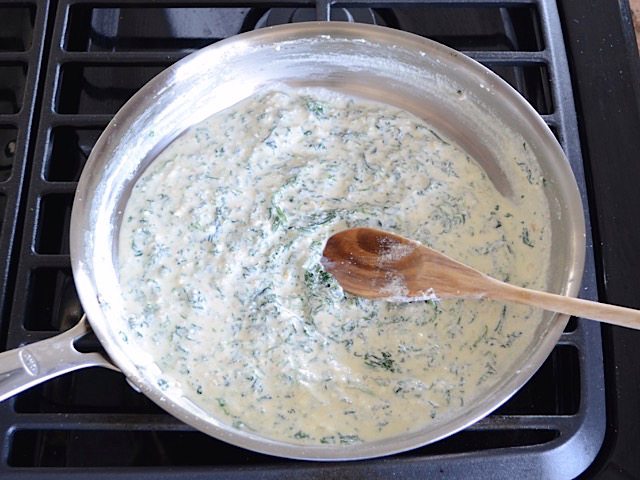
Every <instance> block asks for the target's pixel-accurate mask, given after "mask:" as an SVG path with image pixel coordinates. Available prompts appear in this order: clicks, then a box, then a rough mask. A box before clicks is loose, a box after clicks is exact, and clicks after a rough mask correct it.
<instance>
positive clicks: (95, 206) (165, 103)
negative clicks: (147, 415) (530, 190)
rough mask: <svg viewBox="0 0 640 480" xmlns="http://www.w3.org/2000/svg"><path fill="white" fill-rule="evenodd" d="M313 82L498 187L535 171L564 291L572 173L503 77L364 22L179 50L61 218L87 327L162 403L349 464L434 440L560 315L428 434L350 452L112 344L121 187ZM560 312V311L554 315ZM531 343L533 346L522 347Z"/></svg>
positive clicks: (492, 399)
mask: <svg viewBox="0 0 640 480" xmlns="http://www.w3.org/2000/svg"><path fill="white" fill-rule="evenodd" d="M283 84H284V85H289V86H292V87H304V86H321V87H325V88H329V89H333V90H336V91H339V92H342V93H346V94H350V95H354V96H358V97H363V98H366V99H370V100H374V101H378V102H382V103H387V104H390V105H393V106H396V107H399V108H402V109H404V110H407V111H409V112H411V113H414V114H416V115H417V116H419V117H421V118H423V119H424V120H426V121H427V122H428V123H430V124H431V125H433V126H434V127H435V128H436V129H437V130H439V131H441V132H442V133H444V134H445V135H446V136H447V137H449V138H450V139H452V140H454V141H455V142H456V143H458V144H459V145H460V146H461V147H462V148H463V149H464V150H466V151H467V153H469V154H470V156H472V157H473V158H474V159H476V161H477V162H478V163H479V164H480V165H481V166H482V167H483V168H484V170H485V171H486V173H487V175H488V176H489V177H490V178H491V180H492V181H493V183H494V184H495V186H496V188H497V189H498V191H500V192H501V193H502V194H503V195H505V196H507V197H512V196H513V195H517V192H515V191H514V189H513V186H512V185H511V183H510V181H509V178H510V172H511V171H512V169H513V168H514V165H513V162H512V160H513V158H514V157H515V156H516V155H522V154H523V153H522V151H523V144H526V145H527V150H526V155H527V156H528V157H529V158H530V160H531V161H533V162H537V163H538V164H539V165H540V167H541V169H542V172H543V175H544V177H545V178H546V179H547V188H546V190H545V193H546V195H547V199H548V202H549V205H550V209H551V211H552V212H553V214H552V216H551V231H552V243H553V250H552V258H551V270H550V278H549V286H550V290H551V291H554V292H558V293H563V294H575V293H576V291H577V289H578V287H579V280H580V275H581V270H582V262H583V250H584V224H583V220H582V208H581V205H580V200H579V197H578V193H577V188H576V186H575V181H574V179H573V177H572V174H571V171H570V169H569V167H568V164H567V162H566V160H565V159H564V157H563V156H562V152H561V150H560V148H559V146H558V145H557V143H556V142H555V139H554V138H553V136H552V134H551V133H550V131H549V130H548V129H547V128H546V126H544V124H543V123H542V121H541V120H540V119H539V117H537V115H536V114H535V112H533V110H532V109H531V108H530V107H529V106H528V105H527V104H526V103H525V101H524V100H523V99H522V98H521V97H519V96H518V95H517V94H515V92H513V91H512V90H511V89H510V87H508V86H507V85H506V84H505V83H504V82H503V81H502V80H500V79H499V78H498V77H496V76H495V75H493V74H491V73H490V72H489V71H487V70H486V69H483V68H482V67H480V66H478V65H477V64H475V63H473V62H471V61H470V60H468V59H466V58H464V57H462V56H460V55H459V54H457V53H455V52H453V51H451V50H449V49H446V48H445V47H442V46H440V45H437V44H434V43H432V42H429V41H426V40H423V39H419V38H417V37H414V36H411V35H407V34H402V33H399V32H394V31H390V30H387V29H383V28H380V27H368V26H363V25H334V24H332V25H330V26H329V25H325V24H310V25H306V26H305V25H287V26H284V27H278V28H274V29H270V30H265V31H262V32H254V33H251V34H248V35H244V36H240V37H238V38H237V39H232V40H229V41H226V42H220V43H219V44H217V45H214V46H212V47H209V48H207V49H204V50H202V51H200V52H198V53H196V54H194V55H192V56H189V57H187V58H186V59H184V60H183V61H181V62H179V63H178V64H176V65H175V66H174V67H172V68H170V69H168V70H167V71H165V72H163V73H162V74H160V75H159V76H158V77H156V78H155V79H154V80H153V81H152V82H150V84H148V85H147V86H146V87H144V88H143V89H142V90H141V91H140V92H139V93H138V94H136V96H134V97H133V98H132V99H131V100H130V102H128V103H127V105H125V107H123V109H122V110H121V111H120V112H119V113H118V115H117V116H116V117H115V118H114V120H113V122H112V123H111V124H110V125H109V127H108V128H107V130H106V131H105V133H104V134H103V136H102V137H101V138H100V140H99V142H98V143H97V145H96V147H95V149H94V151H93V152H92V154H91V157H90V159H89V162H88V164H87V167H86V169H85V171H84V172H83V175H82V178H81V180H80V184H79V187H78V193H77V196H76V200H75V203H74V211H73V216H72V232H71V238H72V245H71V254H72V264H73V269H74V276H75V279H76V282H77V286H78V291H79V294H80V297H81V300H82V303H83V306H84V307H85V309H86V310H87V313H88V316H89V318H90V321H91V324H92V326H93V327H94V329H95V331H96V333H97V335H98V337H99V338H100V340H101V342H102V343H103V344H104V346H105V348H106V349H107V351H108V352H109V354H110V355H111V357H112V358H113V360H114V361H115V362H116V363H117V364H118V365H119V366H120V367H121V369H122V370H123V372H124V373H125V374H126V375H127V376H128V377H129V378H130V379H131V380H132V381H133V382H134V383H135V384H137V385H138V386H139V387H140V388H141V390H142V391H143V392H144V393H145V394H147V395H148V396H150V397H151V398H152V399H154V400H155V401H156V402H158V403H159V404H160V405H161V406H162V407H163V408H165V409H166V410H168V411H169V412H171V413H172V414H174V415H176V416H177V417H179V418H181V419H182V420H184V421H186V422H188V423H191V424H192V425H194V426H195V427H196V428H199V429H201V430H203V431H205V432H207V433H210V434H212V435H214V436H217V437H218V438H221V439H223V440H227V441H229V442H231V443H235V444H237V445H240V446H244V447H247V448H251V449H254V450H258V451H262V452H266V453H269V454H274V455H282V456H288V457H295V458H310V459H355V458H366V457H371V456H377V455H382V454H389V453H393V452H397V451H402V450H406V449H408V448H412V447H415V446H418V445H421V444H424V443H428V442H431V441H435V440H437V439H439V438H441V437H443V436H446V435H448V434H450V433H452V432H454V431H457V430H459V429H461V428H464V427H465V426H466V425H468V424H469V423H472V422H473V421H475V420H477V419H478V418H481V417H482V416H484V415H485V414H487V413H488V412H489V411H491V410H493V409H494V408H496V407H497V406H499V405H500V404H501V403H502V402H504V401H505V400H506V399H507V398H509V396H511V395H512V394H513V393H514V391H515V390H516V389H517V388H518V387H520V386H521V385H522V384H523V383H524V382H525V381H526V380H527V379H528V378H529V377H530V376H531V375H532V374H533V372H534V371H535V369H536V368H537V367H539V366H540V365H541V364H542V362H543V361H544V359H545V358H546V356H547V355H548V353H549V352H550V351H551V349H552V347H553V345H554V344H555V342H556V341H557V339H558V337H559V335H560V333H561V331H562V328H563V325H564V321H562V320H561V321H558V319H557V318H555V316H554V315H551V314H547V315H546V316H545V320H544V321H543V322H542V323H541V324H540V325H539V327H538V329H537V334H536V336H537V338H538V340H537V341H536V342H535V344H534V345H531V346H530V348H529V349H528V351H529V353H527V354H524V355H522V357H521V358H518V359H516V360H514V365H515V367H514V369H513V370H512V371H510V372H509V374H508V375H505V377H504V378H502V379H500V380H499V381H498V382H497V383H496V384H495V385H494V388H493V389H492V391H491V392H489V393H488V394H487V396H486V398H485V400H484V401H483V402H480V403H479V404H477V405H475V406H473V407H471V408H469V410H468V411H466V412H465V413H464V414H463V415H458V416H456V417H453V418H450V419H448V420H447V421H446V422H443V423H441V424H437V425H435V426H434V427H433V428H429V429H428V430H423V431H418V432H415V433H412V434H408V435H406V436H404V437H400V438H394V439H391V440H390V441H384V442H371V443H370V444H362V445H350V446H348V447H334V446H321V447H300V446H295V445H286V444H282V443H280V442H274V441H270V440H267V439H264V438H261V437H258V436H255V435H252V434H245V433H241V432H237V431H234V430H232V429H230V428H229V427H227V426H225V425H224V424H222V423H220V422H218V421H216V420H215V419H213V418H211V417H210V416H209V415H208V414H207V413H206V412H203V411H201V410H200V409H199V408H198V407H197V406H195V405H193V404H191V402H189V401H188V400H186V399H184V398H181V397H180V396H172V395H171V392H163V391H161V390H160V389H159V388H158V386H157V384H156V383H155V382H154V378H156V376H157V373H158V372H157V367H155V366H154V363H153V359H152V358H151V357H150V356H149V355H146V354H145V353H144V352H135V351H132V350H131V348H129V347H128V345H127V343H126V341H124V340H123V331H124V330H125V328H124V327H123V323H122V322H123V320H122V316H121V309H122V305H121V300H120V293H119V289H118V279H117V273H116V272H117V265H118V252H117V244H118V242H117V240H118V236H119V225H120V223H121V219H122V218H121V216H122V212H123V210H124V208H123V207H124V205H125V204H126V202H127V199H128V196H129V194H130V191H131V188H132V185H133V184H134V183H135V181H136V179H137V178H139V176H140V175H141V173H142V172H143V171H144V169H145V168H146V167H147V166H148V165H149V164H150V163H151V162H152V161H153V159H154V158H156V157H157V155H158V154H159V152H161V151H162V150H163V149H164V148H165V147H166V146H167V145H168V144H169V143H170V142H171V141H172V140H173V139H175V138H176V137H177V136H178V135H180V134H181V133H182V132H183V131H185V130H186V129H187V128H188V127H189V126H191V125H194V124H196V123H198V122H199V121H201V120H203V119H205V118H207V117H209V116H211V115H212V114H214V113H216V112H217V111H220V110H223V109H224V108H227V107H229V106H231V105H233V104H235V103H237V102H239V101H241V100H242V99H244V98H247V97H248V96H250V95H252V94H254V93H255V92H257V91H259V90H261V89H265V88H274V87H277V86H278V85H283ZM564 320H565V321H566V319H564ZM531 352H533V353H531Z"/></svg>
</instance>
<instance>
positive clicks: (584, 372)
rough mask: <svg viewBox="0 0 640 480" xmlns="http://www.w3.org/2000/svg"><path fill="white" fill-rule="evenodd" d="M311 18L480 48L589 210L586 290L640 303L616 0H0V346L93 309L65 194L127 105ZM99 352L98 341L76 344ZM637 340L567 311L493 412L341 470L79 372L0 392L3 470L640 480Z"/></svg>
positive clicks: (93, 372) (628, 107)
mask: <svg viewBox="0 0 640 480" xmlns="http://www.w3.org/2000/svg"><path fill="white" fill-rule="evenodd" d="M625 14H626V16H625ZM315 19H322V20H328V19H331V20H341V21H356V22H365V23H375V24H378V25H384V26H389V27H392V28H399V29H403V30H407V31H410V32H413V33H416V34H419V35H423V36H425V37H428V38H431V39H434V40H436V41H439V42H442V43H444V44H446V45H448V46H450V47H452V48H455V49H458V50H461V51H463V52H465V53H467V54H469V55H470V56H472V57H473V58H475V59H477V60H478V61H480V62H482V63H484V64H485V65H486V66H488V67H489V68H491V69H493V70H494V71H496V73H498V74H499V75H501V76H502V77H503V78H505V80H507V81H508V82H509V83H511V84H512V85H513V86H514V87H515V88H516V89H517V90H519V91H520V93H522V95H523V96H524V97H525V98H526V99H527V100H528V101H529V102H530V103H531V104H532V105H533V106H534V107H535V108H536V109H537V111H538V112H539V113H540V114H541V115H542V116H543V118H544V119H545V121H546V122H547V123H548V124H549V125H550V127H551V128H552V130H553V131H554V133H555V134H556V135H557V137H558V139H559V140H560V142H561V144H562V146H563V148H564V150H565V152H566V154H567V157H568V158H569V161H570V163H571V166H572V168H573V169H574V173H575V174H576V177H577V179H578V183H579V185H580V188H581V193H582V195H583V200H584V204H585V207H586V208H585V216H586V218H587V221H588V222H589V221H590V220H591V221H592V222H593V229H592V230H591V229H590V232H589V233H590V235H589V238H588V239H587V240H588V242H587V243H588V248H587V269H586V272H585V276H584V284H583V285H584V291H583V296H584V297H585V298H592V299H593V298H596V297H597V295H598V293H599V294H600V298H601V299H602V300H604V301H609V302H612V303H620V304H624V305H629V306H635V307H640V304H639V302H640V300H638V295H637V293H638V287H637V285H638V283H637V279H636V275H635V272H637V271H640V268H638V267H640V265H638V262H639V258H638V255H637V254H635V255H634V251H633V248H632V247H633V245H634V244H638V243H639V242H640V232H639V231H638V230H639V229H638V226H637V224H636V222H637V218H638V213H640V212H639V211H638V210H640V201H638V200H639V199H638V196H639V193H640V192H639V191H638V188H637V187H636V186H635V185H634V183H635V182H634V180H635V179H637V178H640V176H638V175H634V173H636V174H637V173H640V172H638V170H639V169H640V162H638V161H637V153H635V152H638V151H640V148H639V147H640V145H638V143H639V142H640V136H639V135H637V132H638V131H640V117H639V112H640V108H639V107H638V103H639V98H640V95H639V92H638V91H637V88H638V85H639V83H638V79H639V76H638V65H637V63H638V62H637V53H635V55H636V57H635V58H633V57H632V55H631V45H632V44H631V43H630V36H629V33H630V30H629V28H630V27H629V25H630V24H629V18H628V8H627V7H626V6H625V4H623V3H621V4H617V3H616V2H614V1H612V0H601V1H591V2H586V1H584V0H562V1H559V2H558V4H557V5H556V2H555V1H552V0H537V1H536V0H512V1H506V0H502V1H495V0H494V1H488V0H484V1H474V0H450V1H449V2H447V1H433V0H422V1H421V0H411V1H404V0H403V1H401V2H397V1H393V0H388V1H384V2H379V1H376V2H366V1H364V0H352V1H350V2H335V3H331V2H327V1H325V0H317V1H315V2H314V1H308V0H304V1H296V2H287V3H283V2H270V1H268V0H253V1H246V2H243V1H237V0H228V1H225V2H213V1H206V0H192V1H189V2H188V4H187V3H184V2H180V1H178V0H154V1H151V0H147V1H145V0H135V1H128V0H119V1H118V0H104V1H103V0H92V1H86V2H85V1H82V0H57V1H56V0H49V1H44V0H43V1H39V2H37V3H36V2H35V1H34V2H29V1H24V0H20V1H17V2H15V1H6V0H0V274H1V275H2V279H3V288H2V290H1V291H0V311H1V312H2V317H1V323H0V335H1V337H0V340H1V341H2V345H3V347H4V348H7V349H9V348H15V347H17V346H19V345H22V344H26V343H30V342H32V341H36V340H39V339H43V338H48V337H50V336H51V335H53V334H55V333H57V332H59V331H63V330H66V329H67V328H69V327H70V326H72V325H73V324H75V323H76V322H77V321H78V319H79V318H80V316H81V315H82V309H81V306H80V304H79V302H78V299H77V295H76V292H75V288H74V285H73V280H72V277H71V272H70V268H69V250H68V227H69V216H70V209H71V203H72V200H73V192H74V191H75V187H76V182H77V180H78V177H79V175H80V171H81V169H82V167H83V165H84V162H85V161H86V159H87V157H88V154H89V152H90V150H91V148H92V146H93V144H94V143H95V141H96V140H97V138H98V136H99V135H100V133H101V131H102V129H104V127H105V126H106V125H107V123H108V122H109V121H110V119H111V117H112V116H113V114H114V113H115V112H116V111H117V110H118V108H119V107H120V106H122V105H123V104H124V102H125V101H126V100H127V99H128V98H129V97H130V96H131V95H132V94H133V93H135V92H136V90H137V89H139V88H140V87H141V86H142V85H144V83H146V82H147V81H148V80H149V79H150V78H152V77H153V76H154V75H155V74H157V73H158V72H160V71H161V70H162V69H164V68H166V67H167V66H169V65H170V64H172V63H173V62H175V61H176V60H178V59H180V58H182V57H183V56H185V55H187V54H188V53H190V52H192V51H194V50H195V49H198V48H201V47H203V46H206V45H208V44H210V43H213V42H215V41H217V40H220V39H222V38H226V37H228V36H230V35H233V34H236V33H240V32H244V31H248V30H252V29H254V28H261V27H265V26H270V25H276V24H281V23H288V22H293V21H305V20H315ZM461 19H464V21H461ZM567 58H568V60H569V61H567ZM634 61H635V63H634ZM593 65H595V66H597V67H598V68H597V69H595V68H593V67H592V66H593ZM634 75H635V76H634ZM634 82H635V83H634ZM574 99H575V100H576V102H577V104H576V105H575V107H574ZM576 107H577V108H576ZM576 110H577V113H578V115H577V117H576V113H575V112H576ZM634 133H635V135H634ZM619 138H625V140H626V141H625V142H620V141H619ZM583 160H584V161H583ZM634 162H635V163H634ZM634 200H635V203H634ZM591 234H592V235H593V238H594V239H595V242H594V243H592V242H591ZM635 240H637V241H635ZM634 294H635V295H634ZM634 302H635V304H634ZM601 332H602V334H601ZM96 347H97V344H96V342H95V341H91V339H88V340H87V341H86V342H84V345H83V347H82V348H87V349H91V348H96ZM638 348H640V336H639V335H638V334H636V332H629V331H627V330H624V329H618V328H607V327H605V328H602V329H601V328H600V326H599V325H597V324H595V323H592V322H588V321H585V320H581V319H577V320H576V319H573V320H572V321H571V322H570V324H569V326H568V327H567V329H566V332H565V334H564V335H563V337H562V339H561V340H560V342H559V344H558V346H557V347H556V348H555V350H554V351H553V353H552V355H551V356H550V357H549V359H548V360H547V362H546V363H545V364H544V366H543V367H542V368H541V369H540V371H539V372H538V373H537V374H536V375H535V376H534V377H533V378H532V379H531V381H530V382H529V383H528V384H527V385H526V386H525V387H524V388H523V389H522V390H521V391H520V392H518V393H517V394H516V395H515V396H514V397H513V398H512V399H511V400H510V401H509V402H507V403H506V404H505V405H504V406H503V407H501V408H500V409H499V410H498V411H496V412H495V413H494V414H492V415H490V416H489V417H487V418H486V419H484V420H482V421H480V422H479V423H477V424H476V425H473V426H471V427H469V428H468V429H466V430H465V431H463V432H460V433H458V434H456V435H453V436H452V437H450V438H448V439H446V440H443V441H441V442H438V443H435V444H433V445H429V446H426V447H423V448H419V449H416V450H414V451H411V452H407V453H405V454H401V455H396V456H392V457H388V458H384V459H378V460H372V461H366V462H354V463H346V464H326V463H324V464H320V463H308V462H298V461H288V460H283V459H279V458H274V457H268V456H265V455H260V454H256V453H252V452H248V451H245V450H242V449H239V448H236V447H233V446H230V445H228V444H225V443H223V442H220V441H218V440H215V439H212V438H210V437H207V436H205V435H203V434H200V433H198V432H196V431H194V430H192V429H191V428H189V427H187V426H185V425H183V424H182V423H180V422H179V421H177V420H175V419H174V418H173V417H171V416H169V415H168V414H166V413H164V412H163V411H162V410H161V409H159V408H158V407H157V406H155V405H154V404H153V403H152V402H150V401H149V400H147V399H146V397H144V396H142V395H140V394H138V393H136V392H134V391H133V390H132V389H131V388H130V387H129V385H128V384H127V383H126V381H125V380H124V378H123V377H122V375H120V374H117V373H115V372H111V371H107V370H100V369H89V370H85V371H78V372H75V373H71V374H67V375H65V376H64V377H60V378H58V379H54V380H52V381H49V382H48V383H46V384H43V385H41V386H39V387H36V388H33V389H31V390H29V391H27V392H24V393H22V394H20V395H18V396H17V397H15V398H14V399H11V400H9V401H7V402H4V403H2V404H0V442H1V445H2V448H1V449H0V474H2V475H4V476H8V477H12V478H20V477H27V478H28V477H31V476H38V477H44V478H69V477H72V476H85V475H86V473H87V471H88V469H90V471H91V473H92V474H93V475H94V476H98V477H104V478H143V477H144V478H159V477H180V478H196V477H203V478H204V477H206V478H212V477H213V478H227V477H241V478H244V477H250V478H266V477H274V478H275V477H277V478H281V477H293V476H296V477H298V476H302V475H305V476H312V477H320V476H322V477H329V478H333V477H335V478H338V477H340V478H342V477H345V476H365V475H366V476H371V477H378V478H386V477H389V476H391V475H402V476H407V477H416V478H422V477H424V476H427V475H429V474H434V475H435V474H441V475H442V476H448V477H456V478H511V477H512V476H513V475H518V476H520V477H524V478H572V477H574V476H576V475H579V474H580V473H581V472H583V471H585V470H586V473H585V474H584V475H587V476H589V477H591V476H599V475H602V476H603V477H607V476H609V477H610V478H619V477H617V476H616V475H621V476H622V477H623V478H640V464H639V460H638V458H637V457H638V456H637V455H635V448H637V447H636V445H637V444H638V440H640V432H639V431H638V429H639V428H640V425H639V424H640V419H639V418H638V413H637V412H636V406H637V405H638V404H640V391H639V390H640V368H639V367H638V366H635V365H633V362H632V359H633V355H634V354H635V351H637V350H638ZM603 349H604V361H603ZM634 350H635V351H634ZM605 373H606V375H605ZM634 382H635V383H634ZM605 394H606V395H605ZM605 398H606V403H605ZM605 407H606V411H605ZM627 445H629V447H626V446H627ZM631 446H633V447H631ZM625 448H627V449H626V450H625ZM625 475H626V476H625Z"/></svg>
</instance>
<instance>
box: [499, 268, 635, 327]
mask: <svg viewBox="0 0 640 480" xmlns="http://www.w3.org/2000/svg"><path fill="white" fill-rule="evenodd" d="M492 280H493V279H492ZM487 297H488V298H492V299H494V300H510V301H512V302H516V303H523V304H525V305H531V306H533V307H540V308H544V309H545V310H550V311H552V312H559V313H566V314H567V315H574V316H576V317H583V318H589V319H591V320H598V321H600V322H605V323H610V324H612V325H619V326H621V327H628V328H634V329H636V330H637V329H640V310H634V309H632V308H626V307H618V306H616V305H607V304H604V303H597V302H591V301H589V300H582V299H579V298H573V297H565V296H563V295H556V294H553V293H547V292H539V291H537V290H529V289H527V288H522V287H516V286H515V285H510V284H507V283H503V282H500V281H498V280H494V282H492V288H490V289H489V290H488V291H487Z"/></svg>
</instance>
